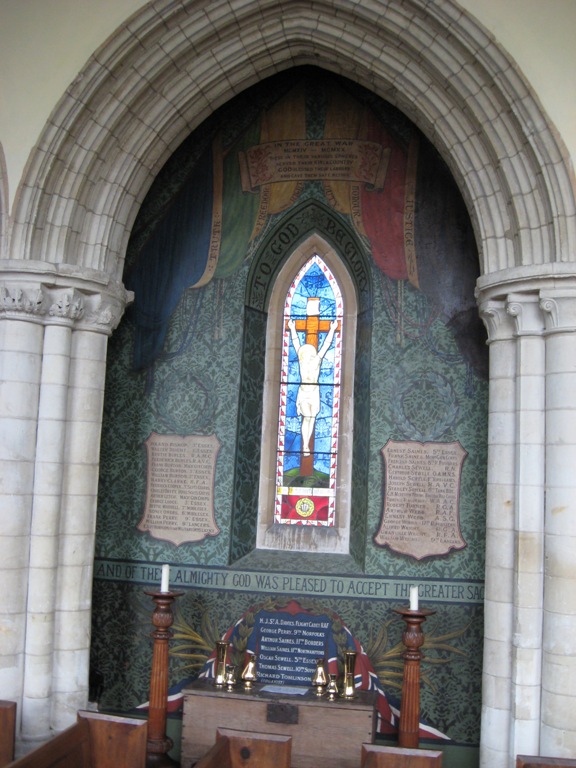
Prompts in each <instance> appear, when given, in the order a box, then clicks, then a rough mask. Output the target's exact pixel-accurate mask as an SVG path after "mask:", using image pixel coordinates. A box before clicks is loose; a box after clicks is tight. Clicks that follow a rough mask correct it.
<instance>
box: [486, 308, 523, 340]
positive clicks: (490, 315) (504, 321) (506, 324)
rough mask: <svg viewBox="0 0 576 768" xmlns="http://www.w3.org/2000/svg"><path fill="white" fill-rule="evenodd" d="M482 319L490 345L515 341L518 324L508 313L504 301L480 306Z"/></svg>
mask: <svg viewBox="0 0 576 768" xmlns="http://www.w3.org/2000/svg"><path fill="white" fill-rule="evenodd" d="M479 311H480V317H481V319H482V322H483V323H484V325H485V326H486V330H487V331H488V343H489V344H492V343H493V342H495V341H506V340H510V339H513V338H514V336H515V335H516V324H515V322H514V319H513V318H512V317H511V316H510V314H509V312H508V311H507V304H506V301H505V300H504V299H501V300H490V301H483V302H482V303H481V304H480V305H479Z"/></svg>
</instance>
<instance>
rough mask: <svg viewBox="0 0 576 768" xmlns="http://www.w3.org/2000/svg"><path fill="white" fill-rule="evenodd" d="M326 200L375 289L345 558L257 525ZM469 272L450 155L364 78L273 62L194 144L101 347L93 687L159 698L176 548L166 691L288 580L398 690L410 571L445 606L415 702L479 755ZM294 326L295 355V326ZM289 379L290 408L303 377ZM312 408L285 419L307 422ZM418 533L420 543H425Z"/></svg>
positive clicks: (479, 400) (367, 321)
mask: <svg viewBox="0 0 576 768" xmlns="http://www.w3.org/2000/svg"><path fill="white" fill-rule="evenodd" d="M314 206H315V207H314ZM314 211H315V213H314ZM306 217H308V219H307V218H306ZM314 217H316V218H314ZM303 221H309V222H311V223H308V224H306V227H307V228H306V231H304V229H305V228H304V227H303V225H302V222H303ZM315 221H318V222H319V223H318V231H319V232H320V234H321V235H322V237H324V238H326V239H327V240H328V241H329V242H330V243H331V245H332V247H333V248H334V250H335V251H336V252H337V253H338V252H339V253H340V254H341V255H342V259H343V261H345V263H346V264H347V266H346V268H347V269H348V270H349V271H350V272H351V273H352V272H354V269H355V267H354V264H355V261H354V259H355V256H354V254H353V253H352V250H353V248H356V249H361V251H362V259H363V263H364V264H366V265H367V272H366V274H365V275H364V277H363V278H362V284H363V286H364V287H361V286H360V281H359V278H357V279H356V286H357V291H358V294H359V301H358V305H359V322H358V330H357V335H356V351H357V355H356V363H355V371H354V374H355V377H354V378H355V384H354V400H355V403H354V409H355V410H354V413H355V416H354V424H355V425H356V427H357V428H355V429H354V436H353V440H354V451H353V455H352V456H345V457H342V456H340V455H339V456H338V462H342V461H344V462H352V484H353V485H354V486H355V488H354V490H353V492H352V494H351V497H352V510H351V522H350V525H351V549H350V556H349V557H344V556H331V555H330V554H325V555H322V556H321V557H320V556H315V555H314V553H312V552H298V551H293V552H291V551H283V552H281V553H278V552H274V551H266V550H258V549H257V548H256V546H255V540H256V534H255V529H256V524H257V520H256V510H255V509H254V500H255V498H256V499H257V494H258V482H257V481H258V476H259V460H260V458H261V451H262V448H261V434H262V410H261V402H262V392H263V386H264V384H263V382H264V377H265V358H266V354H267V350H266V344H265V339H266V333H265V331H266V318H267V304H266V302H267V300H268V299H267V297H268V290H269V287H268V286H269V285H270V284H271V282H270V281H273V280H274V275H275V270H276V269H277V268H279V267H280V266H281V264H282V262H283V259H284V258H285V255H286V254H289V253H290V252H291V251H290V249H293V247H294V246H295V245H296V246H297V244H298V242H300V240H301V237H302V236H304V234H307V233H308V232H309V231H310V227H312V228H314V227H315V226H316V225H315V223H314V222H315ZM351 238H353V239H354V244H353V247H352V245H350V243H352V239H351ZM256 259H258V261H257V262H256V261H255V260H256ZM255 263H258V264H259V265H260V266H261V268H262V274H261V276H260V277H262V280H261V283H259V280H260V277H259V275H255V274H254V272H253V271H251V269H252V267H253V265H254V264H255ZM266 265H268V266H266ZM266 270H268V273H267V274H265V272H266ZM477 275H478V260H477V255H476V251H475V246H474V239H473V235H472V232H471V227H470V223H469V220H468V216H467V213H466V210H465V207H464V204H463V202H462V199H461V197H460V195H459V193H458V190H457V188H456V187H455V184H454V182H453V181H452V179H451V177H450V174H449V172H448V170H447V168H446V166H445V165H444V164H443V163H442V161H441V159H440V158H439V156H438V154H437V153H436V151H435V150H434V148H433V147H432V146H431V145H430V144H429V143H428V141H427V140H426V139H425V137H424V136H422V135H421V134H420V133H419V132H418V131H417V129H416V128H415V127H414V126H413V125H412V124H411V123H410V122H409V121H408V120H407V119H406V118H405V117H404V116H403V115H402V114H401V113H399V112H398V111H397V110H395V109H394V108H392V107H391V106H390V105H388V104H386V103H385V102H383V101H382V100H381V99H379V98H378V97H376V96H375V95H374V94H372V93H370V92H368V91H366V90H365V89H362V88H360V87H358V86H356V85H354V84H353V83H351V82H349V81H346V80H343V79H341V78H338V77H335V76H333V75H329V74H328V73H324V72H321V71H319V70H316V69H313V68H300V69H296V70H291V71H289V72H285V73H282V74H281V75H278V76H277V77H275V78H274V79H273V80H269V81H265V82H263V83H260V84H259V85H257V86H254V87H253V88H252V89H250V90H249V91H248V92H246V93H244V94H241V95H240V96H238V97H237V98H236V99H235V100H234V101H233V102H231V103H230V104H228V105H225V106H224V107H222V108H221V109H220V110H219V111H218V112H216V113H215V114H214V115H213V116H212V117H211V118H209V119H208V120H207V121H206V122H205V123H204V124H203V125H202V126H200V127H199V128H198V129H197V130H196V131H195V132H194V133H193V134H192V135H191V136H190V138H189V139H187V140H186V141H185V142H184V143H183V144H182V145H181V147H180V148H179V149H178V150H177V151H176V153H175V154H174V156H173V157H172V158H171V160H170V161H169V162H168V163H167V164H166V166H165V167H164V169H163V170H162V171H161V172H160V173H159V175H158V177H157V179H156V181H155V183H154V184H153V186H152V188H151V189H150V191H149V193H148V195H147V197H146V200H145V202H144V204H143V205H142V208H141V211H140V215H139V217H138V220H137V221H136V223H135V226H134V230H133V234H132V239H131V242H130V244H129V248H128V253H127V260H126V271H125V276H124V280H125V283H126V286H127V287H128V288H129V289H130V290H133V291H134V292H135V297H136V298H135V303H134V305H133V307H132V308H131V309H130V311H129V312H128V313H127V314H126V317H125V318H124V320H123V321H122V323H121V325H120V327H119V328H118V330H117V331H116V332H115V334H114V336H113V337H112V339H111V340H110V345H109V357H108V370H107V385H106V398H105V414H104V426H103V433H102V450H101V479H100V488H99V510H98V527H97V537H96V562H95V578H94V614H93V615H94V618H93V641H92V663H93V670H94V680H95V681H96V682H95V686H94V691H93V695H94V697H96V698H98V700H99V702H100V706H101V707H102V708H105V709H109V710H115V711H132V710H134V709H135V708H137V707H138V706H139V705H141V704H142V703H143V702H145V701H146V700H147V697H148V683H149V679H148V675H149V663H150V658H151V645H150V637H149V632H150V611H151V606H150V605H149V602H150V601H149V598H147V597H146V596H145V595H144V589H145V588H147V587H148V586H149V585H151V584H155V583H157V582H159V579H160V577H159V568H160V565H161V564H162V563H165V562H168V563H170V564H171V583H172V584H173V585H174V587H175V588H178V589H181V590H183V592H184V595H183V597H182V598H180V599H179V601H178V607H177V610H178V616H177V621H176V623H175V627H174V629H175V639H174V642H173V648H172V654H171V660H170V663H171V672H170V684H171V686H173V689H174V701H175V702H177V700H178V689H179V688H181V685H182V683H183V682H184V681H186V680H190V679H191V678H193V677H195V676H196V675H198V674H200V673H201V671H202V669H203V668H204V666H205V664H206V663H208V662H209V659H210V656H211V654H212V651H213V648H214V643H215V641H216V640H217V639H219V638H220V637H222V635H223V634H224V633H225V632H227V631H229V630H230V628H231V627H232V626H233V625H234V624H235V622H236V621H237V620H238V619H239V617H242V616H245V615H246V612H247V611H248V612H249V611H250V610H251V607H254V606H267V607H268V608H267V609H270V610H279V609H281V608H282V609H283V608H284V607H285V606H287V605H290V604H291V601H297V602H298V604H299V605H300V606H301V607H302V606H303V607H304V608H305V609H306V610H310V611H313V612H314V613H315V615H328V616H330V617H337V618H338V619H339V620H341V621H342V622H343V624H344V625H345V626H346V629H347V631H349V632H350V634H351V637H353V638H354V642H358V643H359V644H360V645H361V647H362V649H363V652H365V654H366V656H367V659H368V661H369V663H370V667H371V669H372V670H374V673H375V675H376V677H377V678H378V681H379V685H380V686H381V688H382V691H383V695H384V696H385V698H386V701H387V704H388V705H389V706H390V707H392V709H394V708H397V706H398V703H399V702H398V697H399V688H400V682H401V668H402V661H401V658H400V656H399V653H400V636H401V632H402V627H401V624H402V622H401V621H400V620H399V619H398V617H397V616H396V615H395V614H394V612H393V608H394V607H395V606H398V604H405V603H407V601H408V592H409V587H410V585H413V584H418V585H419V590H420V600H421V604H423V605H424V604H425V605H426V606H427V607H429V608H431V609H433V610H434V611H435V614H434V615H433V616H432V617H430V618H429V619H428V621H427V626H426V627H425V630H426V633H427V641H426V643H427V646H425V648H424V651H425V653H426V660H425V662H424V667H423V681H424V684H423V691H422V710H423V719H424V720H425V721H426V722H427V723H429V724H430V727H431V728H433V729H435V730H437V731H438V732H440V733H442V734H445V735H446V736H447V738H448V742H447V746H446V749H447V750H448V751H447V752H446V753H445V754H446V759H445V765H447V766H448V768H450V765H451V764H453V765H459V766H464V768H466V766H474V765H477V745H478V740H479V721H480V717H479V715H480V676H481V664H482V611H483V579H484V530H485V519H484V509H485V474H486V472H485V470H486V423H487V415H486V414H487V381H486V372H487V353H486V346H485V335H484V331H483V328H482V325H481V323H480V321H479V319H478V315H477V311H476V307H475V302H474V284H475V280H476V278H477ZM264 278H265V279H264ZM260 289H261V294H260V295H259V296H258V297H257V300H255V299H254V297H255V296H256V295H257V294H258V291H259V290H260ZM364 289H365V292H366V298H365V300H364V299H362V297H361V296H360V294H361V293H362V291H363V290H364ZM247 297H248V298H247ZM313 298H314V297H313ZM304 314H306V312H305V311H304ZM331 319H332V320H333V321H334V322H338V321H339V319H338V317H337V315H335V317H334V318H331ZM340 320H341V318H340ZM294 330H295V331H296V328H294ZM298 332H299V333H300V336H298V335H297V336H296V339H297V341H298V343H299V344H300V345H301V346H303V344H304V343H305V338H304V335H303V332H302V331H298ZM322 333H323V334H324V335H321V336H320V339H319V345H318V347H317V351H318V349H321V348H322V344H323V341H325V340H326V339H327V338H328V335H329V333H332V338H330V339H329V344H328V345H327V350H328V349H330V350H331V352H330V355H331V356H332V358H333V355H334V351H335V350H336V349H337V346H338V345H339V344H342V343H345V341H344V342H343V341H342V336H341V335H340V333H339V330H338V328H337V327H334V329H333V331H330V329H329V330H324V331H323V332H322ZM285 338H286V342H287V349H288V352H287V354H289V355H290V356H291V357H290V359H292V358H293V359H294V361H296V360H297V357H296V356H297V353H298V350H297V349H296V345H295V344H294V339H293V336H292V331H291V328H290V326H289V325H287V326H286V328H285ZM287 359H288V358H287ZM292 365H295V363H294V362H293V363H292ZM321 383H322V382H321ZM286 386H287V387H288V388H290V387H292V388H293V389H294V398H293V400H294V407H295V408H296V401H297V397H298V396H297V389H298V386H299V385H298V382H297V381H296V380H294V382H293V383H287V385H286ZM300 410H301V411H302V412H301V413H296V412H295V413H294V414H291V417H290V418H291V419H292V421H291V426H292V427H293V428H295V427H296V417H298V425H297V426H298V430H297V431H296V432H295V434H296V438H297V441H300V440H303V437H302V432H301V427H302V423H301V421H300V419H301V417H302V416H303V415H304V413H303V409H302V408H301V409H300ZM319 413H320V412H319V411H318V412H317V414H316V416H318V414H319ZM318 418H320V417H319V416H318ZM318 434H319V433H318ZM273 442H275V445H276V438H274V440H273ZM298 446H299V447H298V451H297V453H298V455H299V454H300V453H306V451H305V450H300V448H301V447H302V446H300V443H298ZM153 448H154V450H156V453H157V455H156V454H155V463H153V462H152V461H151V452H152V449H153ZM400 449H402V450H404V451H407V452H408V453H407V454H406V455H404V454H403V455H402V456H401V455H400V453H401V450H400ZM412 449H414V450H413V454H411V453H410V451H411V450H412ZM314 450H315V449H314V448H312V449H311V450H310V453H313V452H314ZM162 451H164V452H163V453H162ZM442 451H444V452H448V453H449V454H450V456H449V457H448V458H446V459H445V460H444V458H442V457H443V456H444V454H443V453H442ZM408 454H410V455H408ZM294 461H296V459H295V460H294ZM299 461H300V458H298V461H296V463H295V464H294V467H295V468H296V465H297V464H298V469H297V471H298V472H300V469H299V467H300V464H299ZM191 462H192V463H191ZM194 462H195V464H194ZM202 462H204V464H203V465H202V467H200V464H202ZM391 462H394V463H393V465H392V463H391ZM193 464H194V466H193ZM186 468H188V471H186ZM288 470H289V467H288V465H286V467H284V466H283V467H282V472H283V477H284V474H286V472H287V471H288ZM443 472H444V473H445V474H444V475H443V474H442V473H443ZM300 474H302V473H301V472H300ZM326 474H327V476H328V480H329V478H330V472H329V471H328V472H327V473H326ZM400 477H401V478H402V481H401V483H400ZM207 484H208V485H207ZM168 486H171V488H170V489H169V492H167V493H166V494H163V492H162V489H163V488H166V487H168ZM208 486H209V487H208ZM356 486H357V487H356ZM400 486H402V493H401V494H400V496H398V488H399V487H400ZM280 487H284V486H280ZM285 487H286V488H289V487H290V486H288V485H286V486H285ZM329 489H330V482H328V488H327V490H329ZM152 492H153V493H154V496H153V497H152V495H151V494H152ZM300 496H301V497H302V498H304V497H306V498H307V496H306V494H304V495H302V494H300ZM408 497H410V499H411V500H413V504H412V506H413V509H412V511H410V510H409V511H408V512H406V515H405V519H403V508H404V507H403V501H404V500H405V499H407V498H408ZM198 498H205V499H206V500H207V501H206V504H205V505H204V506H202V505H198V503H197V499H198ZM280 498H281V499H282V494H280ZM278 514H279V515H280V516H281V515H282V501H280V504H279V507H278ZM333 514H336V515H337V509H336V510H333ZM387 515H388V517H387ZM410 515H413V516H412V517H410ZM418 515H420V518H418V519H419V520H421V521H424V522H425V525H424V526H423V527H422V526H420V527H419V526H418V525H417V524H416V523H415V522H414V521H415V520H416V518H417V517H418ZM187 516H188V517H187ZM414 516H416V517H414ZM319 519H321V518H319ZM327 519H329V518H327ZM416 522H418V520H416ZM402 526H404V528H402ZM180 529H186V530H184V531H182V532H181V533H178V530H180ZM403 531H407V533H406V536H408V538H409V541H408V544H406V543H405V542H404V540H403V539H402V535H401V533H402V532H403ZM423 539H426V540H427V542H428V545H429V546H428V547H427V548H426V547H425V548H422V547H420V546H418V547H415V546H414V542H415V541H416V542H417V543H418V545H420V544H421V543H422V541H423ZM432 539H434V541H432ZM331 621H332V619H331ZM237 650H238V652H240V651H241V650H242V649H241V648H238V649H237ZM174 717H175V722H176V723H177V721H178V715H177V711H176V712H175V714H174ZM389 724H390V723H389ZM391 725H392V729H391V730H390V729H383V731H382V733H386V737H387V738H393V725H394V723H393V719H392V721H391ZM175 727H176V726H175ZM450 750H452V752H450ZM451 760H453V761H454V762H452V763H451V762H450V761H451Z"/></svg>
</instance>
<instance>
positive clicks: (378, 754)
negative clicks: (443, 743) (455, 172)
mask: <svg viewBox="0 0 576 768" xmlns="http://www.w3.org/2000/svg"><path fill="white" fill-rule="evenodd" d="M360 765H361V768H441V766H442V752H439V751H436V750H429V749H404V748H402V747H382V746H378V745H377V744H362V759H361V762H360Z"/></svg>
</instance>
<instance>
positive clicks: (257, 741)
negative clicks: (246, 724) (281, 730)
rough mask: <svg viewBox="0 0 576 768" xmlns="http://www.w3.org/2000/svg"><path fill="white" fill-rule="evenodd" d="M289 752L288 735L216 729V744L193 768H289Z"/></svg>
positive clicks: (290, 750) (289, 737) (290, 743)
mask: <svg viewBox="0 0 576 768" xmlns="http://www.w3.org/2000/svg"><path fill="white" fill-rule="evenodd" d="M291 753H292V737H291V736H279V735H275V734H270V733H252V732H249V731H247V732H246V733H244V732H242V731H233V730H231V729H230V728H218V729H217V730H216V743H215V744H214V746H213V747H212V748H211V749H210V750H209V751H208V752H207V753H206V754H205V755H204V757H202V758H201V759H200V760H199V761H198V762H197V763H195V765H194V768H290V757H291ZM182 768H188V766H182Z"/></svg>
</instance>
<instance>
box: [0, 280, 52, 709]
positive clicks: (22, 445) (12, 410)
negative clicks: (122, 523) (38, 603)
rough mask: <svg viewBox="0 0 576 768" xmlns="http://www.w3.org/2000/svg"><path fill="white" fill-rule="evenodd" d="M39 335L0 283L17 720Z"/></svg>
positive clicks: (9, 611) (3, 549) (11, 674)
mask: <svg viewBox="0 0 576 768" xmlns="http://www.w3.org/2000/svg"><path fill="white" fill-rule="evenodd" d="M43 334H44V328H43V325H42V321H41V318H40V317H39V316H38V315H37V306H36V297H28V296H25V295H24V294H23V291H22V290H21V289H20V288H18V287H7V286H6V285H3V284H2V283H1V282H0V530H1V531H2V535H1V537H0V583H1V584H2V588H1V589H0V615H1V616H2V631H1V632H0V691H2V698H4V699H11V700H14V701H16V702H17V703H18V705H19V706H18V715H19V716H20V704H21V694H22V686H23V679H24V640H25V637H26V602H27V596H28V563H29V547H30V542H29V533H30V521H31V514H32V490H33V483H34V462H35V452H36V428H37V414H38V397H39V381H40V373H41V369H42V342H43Z"/></svg>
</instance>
